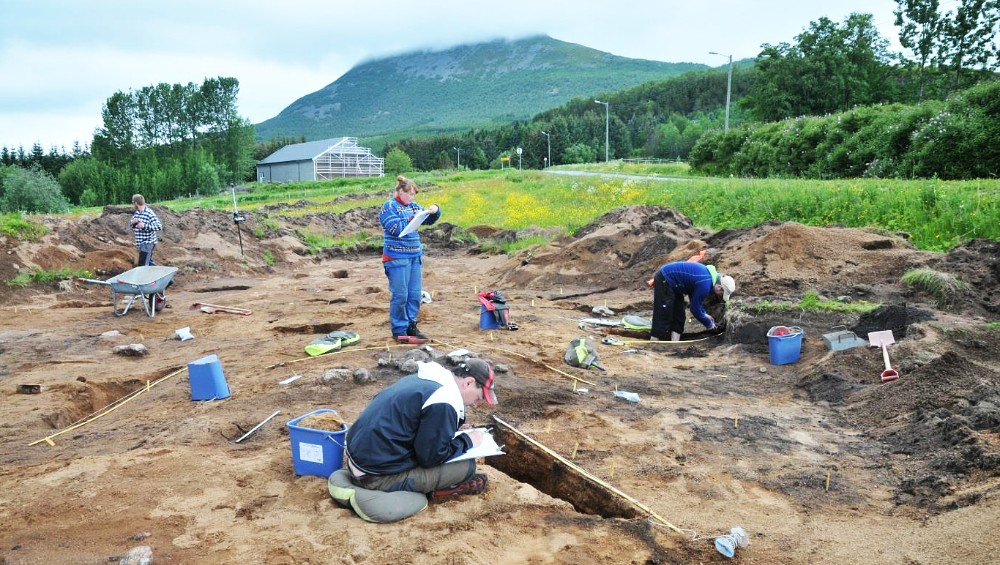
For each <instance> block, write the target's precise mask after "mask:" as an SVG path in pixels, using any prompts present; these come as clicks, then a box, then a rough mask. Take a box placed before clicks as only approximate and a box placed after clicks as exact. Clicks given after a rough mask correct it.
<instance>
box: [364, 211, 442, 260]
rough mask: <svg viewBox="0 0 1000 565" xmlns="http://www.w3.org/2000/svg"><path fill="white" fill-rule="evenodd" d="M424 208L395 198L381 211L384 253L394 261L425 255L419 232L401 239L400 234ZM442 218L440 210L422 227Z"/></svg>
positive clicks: (379, 216)
mask: <svg viewBox="0 0 1000 565" xmlns="http://www.w3.org/2000/svg"><path fill="white" fill-rule="evenodd" d="M421 210H423V207H421V206H420V204H417V203H416V202H410V203H409V204H402V203H401V202H400V201H399V200H396V199H395V198H390V199H389V200H387V201H386V202H385V204H383V205H382V209H381V210H379V213H378V219H379V222H381V223H382V229H383V230H385V233H384V234H383V236H382V237H383V243H382V253H383V254H385V255H388V256H389V257H392V258H393V259H404V258H411V257H419V256H420V254H421V253H423V245H422V244H421V243H420V234H419V233H418V232H417V231H414V232H412V233H408V234H406V235H404V236H402V237H400V235H399V234H400V233H401V232H402V231H403V228H405V227H406V224H409V223H410V220H412V219H413V216H414V215H416V213H417V212H419V211H421ZM440 217H441V209H440V208H438V211H437V213H436V214H431V215H429V216H427V218H425V219H424V222H423V224H422V225H425V226H426V225H430V224H433V223H434V222H436V221H438V218H440Z"/></svg>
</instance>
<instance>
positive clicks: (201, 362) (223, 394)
mask: <svg viewBox="0 0 1000 565" xmlns="http://www.w3.org/2000/svg"><path fill="white" fill-rule="evenodd" d="M188 381H190V383H191V400H222V399H223V398H229V394H230V393H229V385H228V384H227V383H226V377H225V375H223V374H222V363H221V362H219V356H218V355H215V354H212V355H206V356H205V357H202V358H201V359H197V360H195V361H191V362H190V363H188Z"/></svg>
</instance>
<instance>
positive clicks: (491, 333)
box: [490, 332, 493, 341]
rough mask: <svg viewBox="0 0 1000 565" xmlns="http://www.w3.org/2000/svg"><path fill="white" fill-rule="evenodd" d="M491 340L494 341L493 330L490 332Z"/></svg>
mask: <svg viewBox="0 0 1000 565" xmlns="http://www.w3.org/2000/svg"><path fill="white" fill-rule="evenodd" d="M490 341H493V332H490Z"/></svg>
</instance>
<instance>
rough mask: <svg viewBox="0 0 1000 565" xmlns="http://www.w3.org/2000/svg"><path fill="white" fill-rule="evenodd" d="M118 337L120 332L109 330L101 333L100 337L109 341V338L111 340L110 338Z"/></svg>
mask: <svg viewBox="0 0 1000 565" xmlns="http://www.w3.org/2000/svg"><path fill="white" fill-rule="evenodd" d="M120 335H122V332H120V331H118V330H110V331H106V332H104V333H102V334H101V337H102V338H104V339H109V338H112V337H118V336H120Z"/></svg>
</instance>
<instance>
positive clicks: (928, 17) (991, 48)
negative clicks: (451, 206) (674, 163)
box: [386, 0, 1000, 176]
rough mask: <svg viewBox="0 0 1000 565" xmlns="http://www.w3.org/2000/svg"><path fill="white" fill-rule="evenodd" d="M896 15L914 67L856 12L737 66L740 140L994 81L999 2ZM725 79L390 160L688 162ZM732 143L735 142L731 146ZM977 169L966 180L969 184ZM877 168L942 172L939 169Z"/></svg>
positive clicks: (568, 111) (707, 76) (409, 150)
mask: <svg viewBox="0 0 1000 565" xmlns="http://www.w3.org/2000/svg"><path fill="white" fill-rule="evenodd" d="M895 13H896V25H897V26H898V27H899V29H900V42H901V44H902V45H903V46H904V47H907V48H908V49H911V50H912V51H913V53H914V54H915V59H907V58H905V57H904V56H903V55H901V54H893V53H890V52H889V50H888V45H889V42H888V40H886V39H885V38H883V37H882V36H881V35H880V34H879V32H878V30H877V29H876V27H875V25H874V22H873V18H872V16H871V15H870V14H851V15H849V16H848V17H847V18H845V20H844V21H843V22H841V23H836V22H833V21H831V20H829V19H828V18H820V19H819V20H817V21H815V22H812V23H811V24H810V25H809V26H808V28H807V29H806V30H804V31H803V32H802V33H801V34H799V35H798V36H796V38H795V42H794V43H782V44H778V45H768V44H765V45H763V46H762V51H761V53H760V54H759V55H758V56H757V57H756V58H755V59H754V60H752V61H749V62H747V61H740V62H736V63H734V64H733V72H732V100H734V101H735V102H733V103H732V104H731V108H730V114H731V117H730V121H731V123H732V125H733V126H734V127H733V130H734V131H736V130H740V129H741V128H746V127H752V126H753V125H755V124H756V125H761V124H766V123H769V122H775V121H781V120H785V119H790V118H796V117H800V116H826V115H830V114H833V113H838V112H847V111H850V110H851V109H853V108H858V107H862V106H870V105H879V104H882V105H887V104H908V105H914V104H919V103H920V102H922V101H924V100H928V99H933V100H938V101H942V100H945V99H947V98H948V97H949V96H951V95H955V94H958V93H960V92H961V91H962V90H963V89H964V88H966V87H969V86H972V85H975V84H977V83H980V82H984V81H992V80H996V79H997V74H996V72H995V71H996V69H997V65H998V60H1000V52H998V50H997V43H996V33H997V23H998V21H1000V0H959V5H958V6H957V8H956V9H955V10H953V11H947V12H941V10H940V7H939V4H938V1H937V0H897V10H896V12H895ZM727 74H728V69H726V68H721V69H714V70H710V71H702V72H693V73H687V74H685V75H682V76H679V77H675V78H672V79H669V80H665V81H656V82H651V83H647V84H644V85H641V86H639V87H635V88H631V89H628V90H625V91H621V92H617V93H607V94H600V95H598V96H597V98H598V99H599V100H602V101H607V102H608V114H609V115H608V116H605V115H604V114H605V112H604V107H603V105H598V104H595V102H594V100H592V99H590V98H587V99H576V100H572V101H570V102H568V103H567V104H565V105H563V106H562V107H559V108H555V109H552V110H549V111H547V112H543V113H541V114H539V115H537V116H535V117H534V118H533V119H531V120H528V121H521V122H514V123H511V124H508V125H504V126H500V127H496V128H491V129H482V130H473V131H469V132H465V133H462V134H445V135H440V136H436V137H423V138H407V139H401V140H398V141H395V142H392V143H390V144H388V145H387V146H386V152H387V153H388V152H390V151H393V150H398V151H402V152H404V153H405V154H406V155H407V156H408V157H409V158H410V159H411V160H412V163H413V167H414V168H417V169H421V170H429V169H434V168H447V167H453V166H455V165H457V164H458V163H457V157H458V150H461V151H460V154H461V155H462V156H463V157H464V156H466V155H469V158H463V159H461V165H462V166H463V167H466V168H489V167H492V168H499V167H500V166H503V165H505V164H506V163H508V161H505V160H504V159H505V158H509V159H511V160H512V163H513V164H514V166H517V160H518V156H517V154H516V150H517V148H518V147H520V148H521V149H522V153H521V155H520V159H521V161H522V163H523V166H525V167H530V168H541V167H543V166H545V165H546V164H570V163H579V162H588V161H589V162H593V161H595V160H600V157H601V156H602V155H603V154H604V153H605V135H607V137H608V143H607V150H608V154H609V156H610V158H612V159H616V158H661V159H687V158H688V157H689V156H690V155H691V151H692V150H693V149H694V147H695V145H696V143H697V142H698V141H699V140H700V139H702V138H703V136H704V135H705V134H706V133H707V132H713V135H715V133H717V132H718V131H719V130H721V129H722V126H723V112H724V110H725V108H724V106H725V96H726V91H727V84H726V81H727ZM918 114H919V112H918ZM928 119H929V118H928ZM606 120H607V121H606ZM734 135H736V134H734ZM713 139H714V138H713ZM727 139H728V143H733V139H734V138H727ZM550 155H551V162H549V158H550V157H549V156H550ZM704 155H705V153H704V152H703V153H702V157H703V156H704ZM883 163H884V161H883ZM980 168H981V167H980ZM978 169H979V168H969V169H965V170H966V174H974V171H975V170H978ZM875 170H876V169H874V168H872V169H868V171H869V173H873V172H874V171H875ZM881 170H882V173H884V174H885V173H889V172H890V171H894V174H900V175H902V174H904V173H905V174H918V172H920V173H919V174H923V175H930V176H934V175H935V174H939V172H938V171H937V170H936V169H934V168H933V167H915V166H911V167H902V168H897V167H885V168H883V169H881ZM823 174H824V176H826V175H830V176H838V175H840V176H851V175H853V174H857V167H856V166H853V165H852V166H851V167H848V168H845V169H843V170H837V169H835V168H833V169H825V170H824V173H823ZM949 174H951V173H949Z"/></svg>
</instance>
